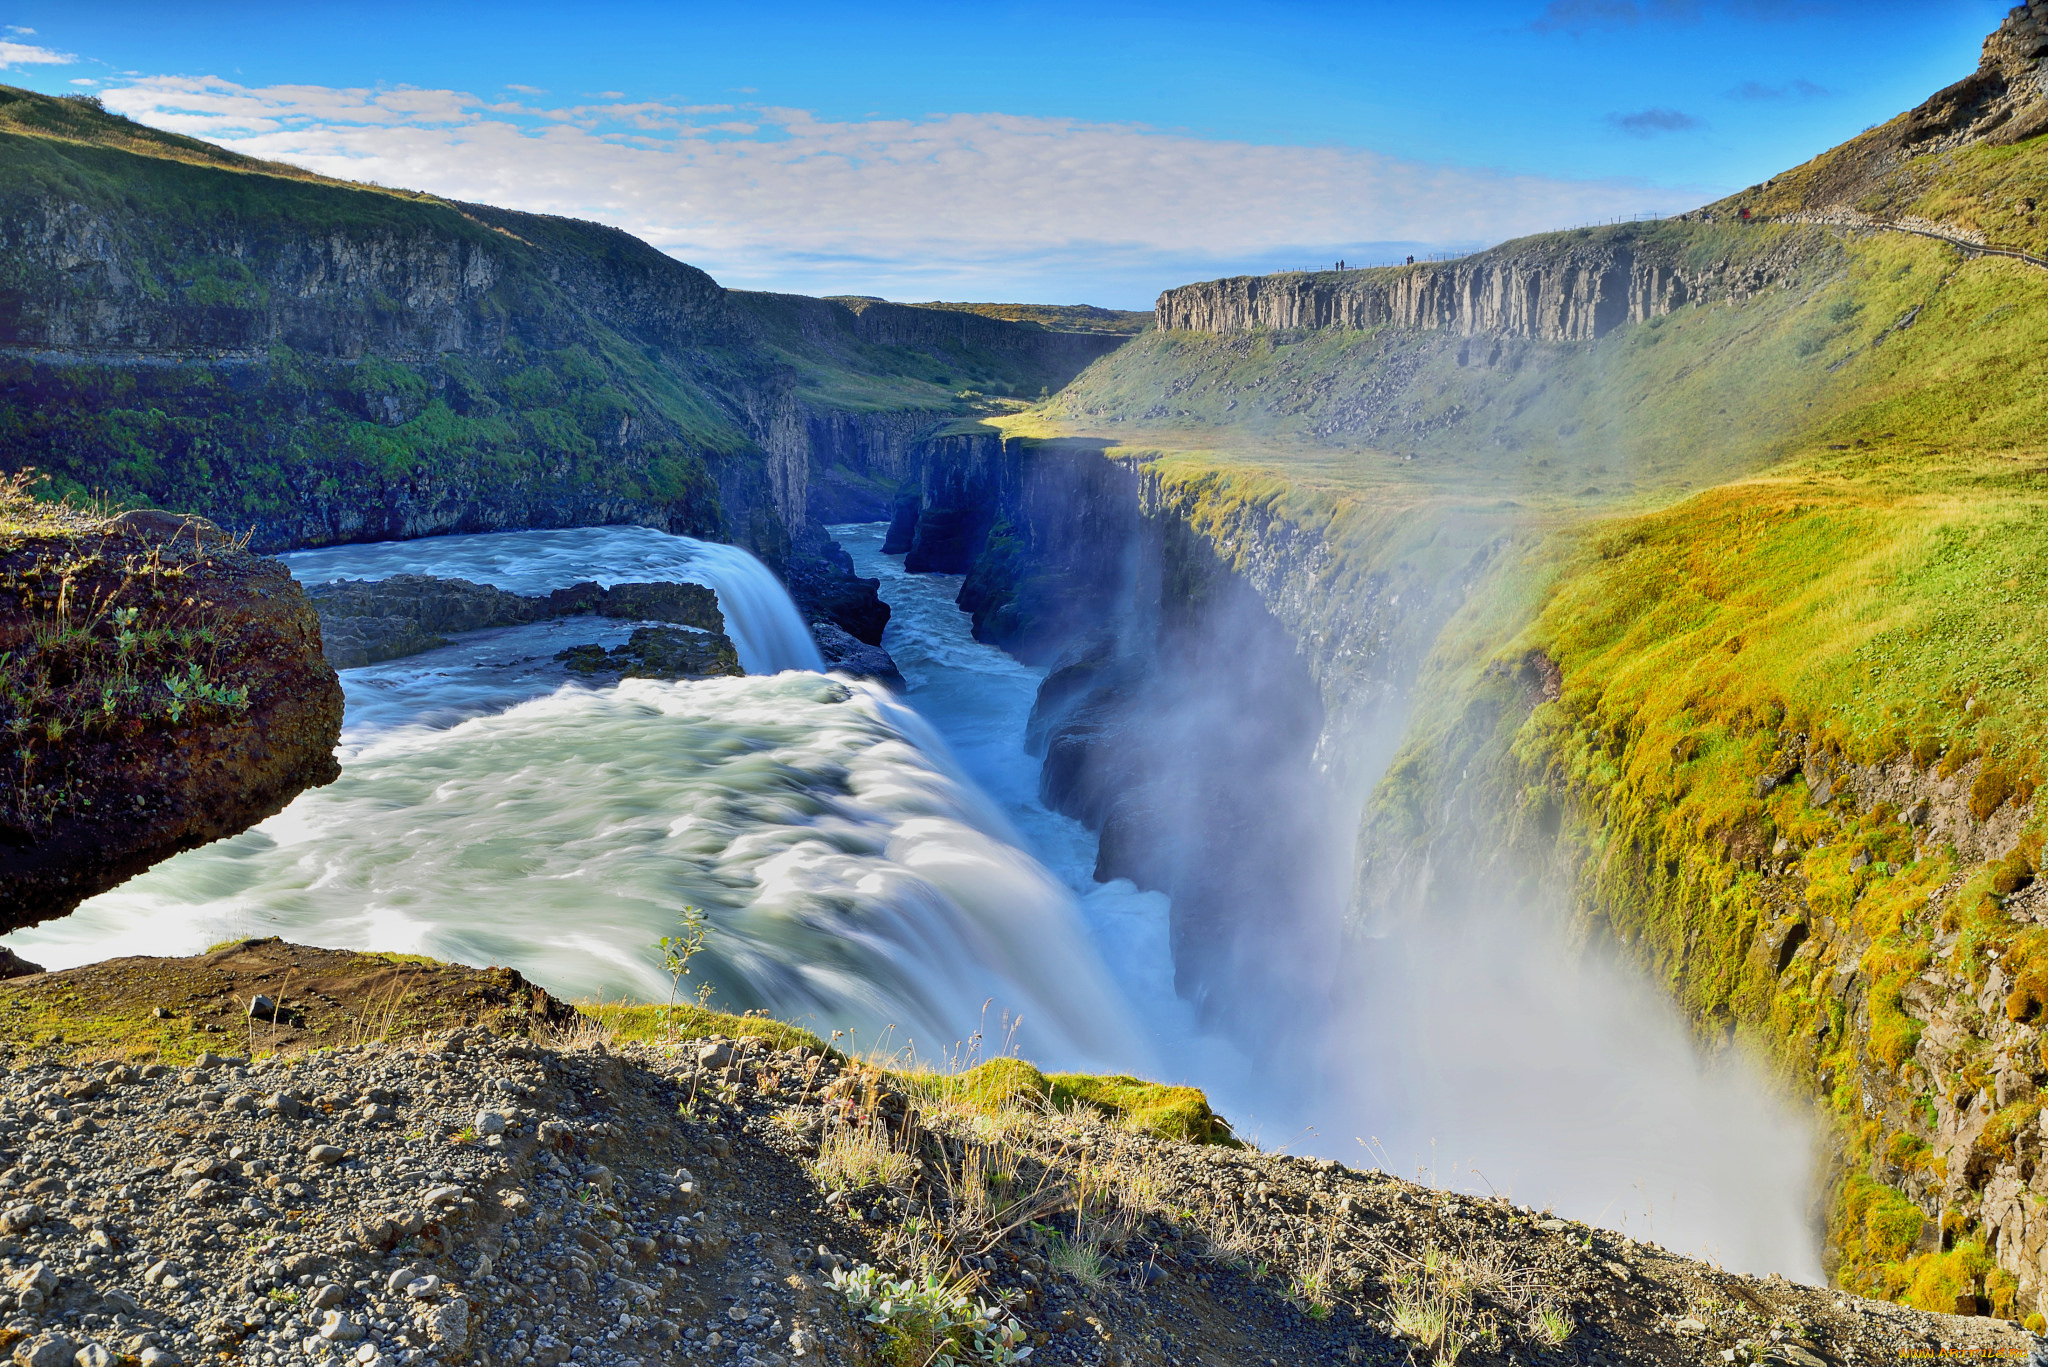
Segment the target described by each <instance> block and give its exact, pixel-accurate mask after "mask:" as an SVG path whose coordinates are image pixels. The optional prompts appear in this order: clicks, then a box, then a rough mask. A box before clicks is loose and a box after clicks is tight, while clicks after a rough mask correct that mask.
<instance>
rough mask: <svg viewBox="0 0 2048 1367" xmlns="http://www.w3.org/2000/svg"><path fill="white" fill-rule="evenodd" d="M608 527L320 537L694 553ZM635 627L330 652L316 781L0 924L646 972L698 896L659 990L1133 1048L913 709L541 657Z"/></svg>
mask: <svg viewBox="0 0 2048 1367" xmlns="http://www.w3.org/2000/svg"><path fill="white" fill-rule="evenodd" d="M612 530H614V529H585V530H583V531H579V532H572V533H546V534H523V533H521V534H511V535H509V536H489V537H477V538H466V539H458V538H444V539H442V540H441V541H439V542H437V543H434V544H432V545H431V546H430V547H429V548H427V549H429V550H431V551H432V554H431V555H430V554H426V553H424V552H423V551H422V550H421V547H420V543H404V544H403V545H402V546H400V547H397V548H393V549H395V550H396V552H397V553H395V554H393V555H392V556H390V558H389V559H388V560H386V559H379V558H378V556H377V555H376V554H375V553H374V552H375V550H376V548H358V547H350V548H345V550H344V551H339V552H320V553H319V554H320V555H321V556H322V557H324V558H325V559H326V561H327V562H328V563H327V564H326V565H325V566H322V567H321V568H324V569H327V570H329V571H331V572H333V573H338V574H346V575H356V576H363V577H371V578H376V577H383V576H384V575H387V574H392V573H401V572H427V573H439V574H459V575H463V576H464V577H468V578H475V579H485V580H487V581H488V582H499V583H502V584H503V585H504V586H505V587H508V588H513V589H516V590H522V591H526V592H534V591H537V590H540V589H544V588H547V587H549V586H551V585H552V584H555V583H568V582H575V581H576V580H579V579H606V578H608V579H610V580H612V581H614V582H616V581H617V580H621V579H632V578H643V577H676V576H675V575H674V571H675V570H677V569H681V568H686V567H687V566H689V565H690V564H695V563H700V559H701V558H700V557H698V556H697V553H696V551H695V550H694V549H692V548H689V547H685V548H683V549H681V550H677V551H673V552H668V553H667V554H669V555H670V556H671V559H670V560H669V561H668V562H666V563H663V562H661V561H660V559H659V554H660V553H661V548H660V547H659V546H654V545H649V544H648V543H646V542H645V539H644V537H642V536H637V535H636V536H635V537H633V538H631V541H629V542H628V544H631V542H633V541H638V542H641V543H642V545H643V546H645V547H646V548H647V549H648V550H649V551H650V552H653V553H650V554H646V555H643V557H642V558H641V559H640V560H639V561H638V562H636V563H634V564H632V565H630V566H628V567H627V568H625V569H624V570H621V569H620V568H619V566H618V565H617V563H616V562H614V561H612V560H610V559H609V557H610V556H612V555H613V553H614V552H615V551H616V548H617V545H618V540H617V539H616V538H615V537H613V536H612V535H610V534H609V533H610V532H611V531H612ZM632 530H633V531H635V532H638V530H639V529H632ZM648 535H652V536H660V534H659V533H651V534H648ZM515 537H516V538H520V540H519V541H515V540H514V538H515ZM463 540H471V541H474V542H478V543H482V544H480V545H475V546H467V547H466V546H464V545H463V544H462V541H463ZM579 543H580V545H581V549H580V550H579V548H578V545H579ZM749 559H751V558H749ZM536 562H538V563H536ZM773 582H774V581H773V580H772V578H771V579H770V580H769V583H770V585H771V586H773ZM775 591H776V593H777V594H780V593H781V590H780V588H779V587H776V589H775ZM741 601H742V602H744V601H745V600H741ZM782 605H783V606H784V607H787V606H788V605H787V599H786V597H785V598H783V600H782ZM745 611H746V609H745V608H743V607H729V608H728V612H729V616H730V618H731V621H732V624H733V625H734V626H735V627H737V628H740V629H742V630H744V629H745V628H746V627H747V626H748V625H749V623H748V622H747V620H746V617H745V615H744V614H745ZM789 611H790V615H791V616H792V617H794V609H790V610H789ZM801 626H802V624H801V622H798V628H799V629H801ZM630 629H631V627H630V624H622V623H611V622H605V621H602V620H593V619H587V618H575V619H567V620H563V621H555V622H545V623H539V624H535V625H531V626H524V627H514V628H507V629H504V630H501V631H492V632H481V633H476V634H474V635H472V636H469V637H466V638H465V639H464V640H463V641H461V642H459V643H458V644H456V645H453V646H449V647H446V648H444V649H442V650H438V651H434V652H430V653H427V654H423V655H419V656H414V657H410V658H408V659H404V660H395V661H390V662H387V663H385V664H380V665H375V666H371V667H369V668H366V669H354V670H347V671H344V672H343V674H342V683H343V691H344V694H345V697H346V702H347V711H346V721H345V725H344V728H343V735H342V745H341V747H340V752H339V753H340V756H341V759H342V776H341V778H340V779H339V780H338V781H337V782H335V783H334V784H332V785H330V786H328V787H325V788H319V789H314V790H311V791H309V792H306V793H303V794H301V795H300V796H299V798H298V799H297V800H295V801H294V802H293V803H292V804H291V805H290V806H289V807H288V808H286V810H285V811H283V812H281V813H279V814H278V815H277V816H275V817H273V818H271V819H270V820H268V821H265V822H263V823H261V824H260V825H258V826H257V827H255V828H253V829H251V830H249V831H246V832H244V833H243V834H241V835H239V836H236V837H234V838H233V839H230V840H225V841H220V842H217V843H215V844H212V845H208V846H205V847H203V848H201V849H198V850H193V851H189V852H187V853H185V854H182V855H179V856H178V857H176V858H175V859H171V860H168V861H166V862H165V863H163V864H161V865H159V866H157V867H156V868H154V869H152V870H150V871H149V872H148V873H145V874H143V875H142V876H140V877H138V878H136V879H134V880H131V881H130V882H128V883H125V884H123V885H122V886H121V887H120V888H117V889H115V890H114V891H113V892H110V893H106V894H103V895H101V896H99V897H96V898H93V899H91V900H90V901H88V902H86V903H85V904H84V905H83V906H82V907H80V909H79V910H78V911H77V912H75V913H74V914H73V915H71V916H69V917H66V918H64V919H62V920H59V921H55V922H51V923H48V924H45V925H43V926H38V927H35V928H33V929H30V930H26V931H21V932H17V933H16V934H14V935H12V936H10V937H8V940H7V943H9V944H10V945H12V946H13V947H14V948H15V949H17V950H18V951H19V952H21V953H24V954H27V955H29V956H30V957H32V958H34V959H35V960H36V961H37V962H40V963H43V964H46V965H49V966H52V967H64V966H69V965H72V964H77V963H84V962H90V961H93V960H96V959H101V958H105V957H108V956H111V955H119V954H137V953H149V954H164V953H191V952H194V951H196V950H199V949H202V948H204V947H205V946H206V945H208V944H210V943H213V942H215V941H218V940H220V939H223V938H228V937H231V936H240V935H256V934H280V935H284V936H286V937H288V938H292V939H297V940H302V941H308V942H312V943H317V944H325V945H331V946H336V947H348V948H363V949H377V950H389V951H404V952H416V953H426V954H432V955H435V956H437V957H442V958H448V959H453V960H456V961H459V962H466V963H472V964H479V965H481V964H492V963H502V964H510V965H512V966H515V967H518V968H520V969H522V970H523V971H525V972H526V973H528V974H529V975H530V976H532V977H534V978H535V979H536V980H538V981H540V982H542V983H544V984H546V985H547V986H548V987H550V988H552V989H554V990H556V991H558V992H561V993H564V994H566V995H570V996H575V997H604V996H609V997H620V996H627V997H632V998H636V999H641V1000H662V999H665V998H666V997H667V996H668V995H669V991H670V983H669V981H668V979H667V978H666V977H665V976H664V975H663V974H662V973H661V971H660V968H659V957H660V956H659V954H658V953H657V952H656V951H655V949H654V942H655V940H656V939H658V938H659V937H660V936H662V935H664V934H668V933H671V932H673V931H674V930H675V929H676V926H677V922H678V918H679V916H680V914H681V912H682V910H683V908H684V907H686V906H697V907H700V908H702V909H703V910H704V911H705V912H706V913H707V915H708V916H709V918H710V922H711V927H712V930H711V937H710V941H709V947H708V948H707V950H706V952H705V954H704V955H703V957H702V958H700V959H699V960H698V961H697V964H696V965H695V970H696V971H695V975H694V978H693V981H692V983H691V984H686V987H685V991H686V994H687V992H688V991H689V989H690V987H692V986H694V984H695V983H701V982H705V981H709V982H711V983H712V984H714V985H715V987H716V989H717V1001H718V1002H719V1004H720V1005H722V1006H726V1007H729V1008H732V1009H751V1008H755V1007H762V1008H766V1009H768V1010H770V1011H772V1012H773V1013H774V1014H776V1015H778V1016H781V1017H784V1018H787V1019H792V1020H803V1021H809V1022H811V1023H813V1024H815V1025H816V1026H817V1027H818V1028H820V1029H822V1030H825V1031H830V1030H834V1029H845V1030H853V1031H855V1032H857V1033H856V1038H857V1039H858V1040H860V1041H861V1042H863V1043H869V1042H873V1043H883V1042H884V1041H886V1042H887V1043H888V1044H889V1045H891V1046H912V1047H915V1048H917V1049H918V1050H919V1051H920V1052H922V1053H925V1054H926V1055H935V1054H944V1053H946V1052H947V1051H949V1050H950V1049H952V1048H954V1047H955V1046H956V1045H957V1044H958V1042H960V1041H962V1040H964V1039H965V1038H967V1037H968V1036H969V1035H971V1034H972V1033H973V1032H975V1031H976V1030H978V1029H981V1028H983V1027H984V1026H986V1027H987V1028H988V1029H989V1030H990V1031H991V1032H992V1033H994V1032H999V1031H1001V1030H1002V1029H1003V1028H1004V1024H1005V1021H1006V1020H1007V1021H1008V1022H1010V1023H1011V1024H1012V1025H1013V1027H1014V1029H1013V1035H1012V1037H1013V1039H1014V1041H1015V1043H1016V1045H1017V1046H1018V1047H1019V1048H1020V1049H1021V1050H1023V1051H1024V1052H1026V1053H1028V1054H1030V1055H1031V1056H1033V1057H1035V1058H1040V1059H1043V1060H1045V1061H1046V1062H1047V1063H1049V1064H1052V1065H1055V1066H1063V1067H1113V1068H1120V1069H1130V1068H1142V1067H1144V1066H1145V1065H1146V1063H1147V1062H1148V1058H1149V1055H1148V1051H1147V1050H1146V1048H1145V1047H1144V1044H1143V1042H1142V1041H1141V1040H1140V1039H1139V1038H1138V1037H1137V1035H1136V1033H1135V1032H1134V1031H1133V1029H1132V1027H1131V1025H1130V1023H1129V1019H1128V1015H1127V1012H1126V1011H1125V1009H1124V1006H1123V1003H1122V998H1121V996H1120V994H1119V993H1118V991H1117V990H1116V988H1115V986H1114V984H1113V983H1111V982H1110V981H1109V979H1108V978H1107V977H1106V975H1105V974H1104V973H1103V971H1102V968H1101V964H1100V960H1099V958H1098V956H1097V955H1096V954H1095V952H1094V951H1093V949H1092V947H1091V945H1090V944H1089V941H1088V939H1087V937H1086V935H1085V933H1084V932H1083V931H1082V929H1081V927H1080V924H1079V918H1078V915H1077V912H1076V908H1075V905H1074V900H1073V898H1072V897H1071V895H1070V894H1069V893H1068V891H1067V890H1066V889H1065V888H1064V887H1063V886H1061V884H1060V883H1059V881H1058V880H1057V879H1055V878H1053V877H1052V876H1051V875H1049V874H1048V873H1047V872H1046V870H1045V869H1044V868H1043V867H1041V866H1040V865H1039V864H1038V863H1037V862H1036V861H1034V860H1033V859H1031V858H1030V857H1029V856H1028V855H1025V854H1023V853H1022V852H1021V851H1020V850H1019V849H1018V844H1019V841H1018V839H1017V837H1016V834H1015V832H1014V831H1013V830H1012V829H1011V828H1010V826H1009V824H1008V823H1007V821H1006V820H1005V818H1004V816H1003V814H1002V812H1001V811H1000V810H999V809H998V808H997V807H996V806H995V805H994V804H992V803H991V802H990V801H989V800H988V798H987V797H986V796H985V795H984V794H982V793H981V792H980V791H979V790H978V789H976V787H975V786H974V784H973V782H972V781H971V780H970V779H969V778H967V777H966V776H965V774H964V773H962V772H961V771H960V770H959V768H958V767H957V766H956V765H955V764H954V763H953V761H952V760H951V758H950V757H949V756H948V755H947V753H946V750H945V746H944V743H943V742H942V741H941V740H940V739H939V738H938V737H937V735H936V734H934V733H933V732H932V731H931V729H930V727H929V725H928V724H927V723H926V722H925V721H924V720H923V719H922V718H920V717H918V716H917V715H916V714H914V713H912V712H911V711H909V710H908V709H906V708H904V707H903V706H902V705H901V704H900V703H898V702H896V701H895V700H894V699H892V698H891V697H890V696H889V694H888V693H887V691H886V690H883V689H880V688H877V687H873V686H869V685H866V684H858V683H851V682H848V681H845V680H840V679H835V678H829V677H826V676H823V675H820V674H815V673H804V672H796V671H789V672H784V673H781V674H777V675H773V676H748V677H745V678H738V679H713V680H702V681H692V682H682V683H659V682H654V681H650V680H627V681H625V682H624V683H622V684H619V685H616V686H613V687H608V688H589V687H586V686H584V685H582V684H580V683H572V682H569V681H567V680H566V679H565V678H564V676H563V674H562V671H561V667H560V666H559V665H556V664H555V663H554V661H553V656H554V653H555V652H556V651H558V650H560V649H561V648H562V647H563V646H564V645H565V644H570V643H574V642H580V641H587V640H596V641H599V642H600V643H605V642H609V641H611V640H615V639H618V638H620V637H623V636H624V635H625V634H626V633H627V632H629V631H630Z"/></svg>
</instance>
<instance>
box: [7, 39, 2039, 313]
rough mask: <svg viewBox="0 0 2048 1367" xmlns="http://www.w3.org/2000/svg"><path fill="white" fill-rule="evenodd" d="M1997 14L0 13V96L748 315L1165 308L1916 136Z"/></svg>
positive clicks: (1688, 197)
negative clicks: (705, 298)
mask: <svg viewBox="0 0 2048 1367" xmlns="http://www.w3.org/2000/svg"><path fill="white" fill-rule="evenodd" d="M2003 13H2004V6H2002V5H1998V4H1986V3H1977V0H1920V3H1916V4H1887V3H1882V2H1881V0H1880V2H1878V3H1861V4H1849V3H1829V2H1827V0H1810V2H1807V0H1784V2H1783V3H1770V2H1769V0H1747V2H1743V3H1713V0H1520V2H1518V3H1516V2H1510V0H1499V2H1498V3H1472V4H1465V5H1455V6H1454V5H1421V4H1375V3H1352V4H1345V5H1335V4H1310V3H1282V4H1261V5H1251V4H1239V5H1229V6H1226V5H1220V4H1210V3H1205V2H1204V0H1191V2H1190V3H1180V4H1173V5H1164V4H1159V5H1154V4H1118V3H1111V2H1110V0H1103V2H1101V3H1095V4H1067V3H1057V4H1031V5H1024V4H1001V3H999V4H988V5H977V6H965V5H933V4H887V3H877V4H870V5H865V6H849V5H817V4H808V3H803V2H802V0H797V2H795V3H784V4H780V5H776V6H773V7H769V6H762V5H754V6H740V5H732V4H719V5H701V4H674V3H671V4H652V3H643V4H609V5H584V6H563V5H550V6H543V5H535V4H520V3H511V4H503V3H500V4H492V5H463V6H453V5H440V4H435V3H431V0H421V2H420V3H412V4H391V3H381V2H380V0H372V2H371V3H361V2H358V3H350V4H346V5H343V4H330V3H319V2H316V3H297V4H293V5H278V4H263V5H258V4H247V3H220V4H205V3H200V4H184V5H178V6H175V7H171V6H165V5H163V4H161V3H160V2H159V3H156V4H147V5H145V4H131V3H126V2H125V0H116V2H114V3H95V2H94V0H65V2H64V3H26V4H0V23H5V24H6V25H10V26H11V27H12V29H13V30H14V31H13V32H11V33H5V34H0V39H5V40H6V41H0V63H4V65H5V70H4V71H0V80H5V81H8V82H12V83H17V84H23V85H28V86H32V87H34V88H36V89H41V90H48V91H59V92H67V91H91V92H96V93H99V94H101V96H102V98H104V99H105V100H106V102H107V103H108V105H109V106H110V107H113V108H116V109H119V110H121V111H122V112H125V113H128V114H130V115H131V116H133V117H136V118H140V119H142V120H143V121H145V122H149V123H154V124H158V125H160V126H165V127H173V128H177V129H179V130H180V131H185V132H192V133H195V134H198V135H200V136H204V137H208V138H211V139H213V140H215V141H219V142H223V143H226V144H228V145H231V146H235V147H238V148H240V149H242V150H246V151H250V152H253V153H257V154H259V155H264V156H272V157H277V158H280V159H283V160H288V161H293V162H298V163H301V164H304V165H309V166H313V167H315V168H317V169H319V170H322V171H326V172H328V173H330V174H337V175H344V176H350V177H352V178H357V179H372V180H377V181H380V182H382V183H386V184H403V185H408V186H412V187H415V188H419V189H425V190H431V191H434V192H437V193H442V194H448V195H452V196H456V197H460V198H467V199H478V200H486V201H489V202H494V203H503V204H510V205H513V206H516V207H521V208H529V209H534V210H539V211H544V212H552V213H567V214H573V215H575V216H578V217H584V218H594V219H599V220H602V221H606V222H611V223H616V224H618V225H619V226H621V227H624V228H627V229H628V230H630V231H633V232H636V233H638V234H640V235H641V236H643V237H646V238H648V239H649V240H650V241H653V242H654V243H655V244H656V245H658V246H660V247H662V248H663V249H664V250H667V251H671V252H673V253H675V254H676V255H678V256H680V257H682V258H683V259H685V260H688V261H691V262H693V263H694V264H697V265H700V266H703V267H704V268H705V269H707V270H709V271H711V272H712V274H713V275H715V276H717V277H718V278H719V279H720V280H721V281H723V282H724V283H727V284H730V285H736V286H742V287H750V288H768V289H788V290H795V291H801V292H805V293H836V292H850V293H866V294H880V295H884V296H887V297H890V298H900V299H923V298H935V297H943V298H1023V299H1034V300H1041V301H1048V302H1080V301H1083V300H1085V301H1088V302H1094V303H1102V304H1109V305H1114V306H1120V307H1137V308H1142V307H1147V306H1149V304H1150V303H1151V300H1152V298H1153V296H1154V295H1155V294H1156V293H1157V292H1158V291H1159V290H1160V289H1161V288H1164V287H1166V286H1168V285H1172V284H1176V283H1180V282H1182V281H1185V280H1189V279H1196V278H1202V277H1206V276H1214V275H1219V274H1229V273H1238V272H1244V271H1254V270H1263V269H1273V268H1279V267H1287V266H1301V265H1312V264H1319V263H1323V262H1326V261H1329V260H1334V259H1336V258H1338V257H1344V258H1346V259H1348V260H1350V261H1352V262H1356V263H1368V262H1372V261H1376V260H1384V259H1389V258H1391V257H1393V256H1396V255H1399V254H1402V253H1405V252H1409V251H1433V250H1451V249H1458V248H1463V247H1469V246H1472V245H1478V244H1482V243H1485V242H1491V241H1496V240H1499V239H1501V238H1503V237H1508V236H1512V235H1515V234H1518V233H1523V232H1531V231H1537V230H1541V229H1543V228H1549V227H1561V226H1569V225H1571V224H1573V223H1577V222H1588V221H1595V220H1600V219H1605V218H1610V217H1614V216H1619V215H1625V214H1630V213H1638V212H1667V211H1672V210H1677V209H1683V208H1689V207H1691V206H1692V205H1694V204H1697V203H1699V202H1701V201H1703V200H1705V199H1708V198H1711V197H1714V196H1716V195H1719V194H1722V193H1725V192H1727V191H1729V190H1733V189H1737V188H1740V187H1741V186H1743V185H1747V184H1750V183H1752V182H1754V181H1757V180H1760V179H1762V178H1764V177H1766V176H1768V175H1770V174H1772V173H1773V172H1775V171H1777V170H1780V169H1783V168H1784V167H1786V166H1789V165H1793V164H1795V163H1797V162H1799V161H1802V160H1804V159H1805V158H1806V157H1808V156H1810V155H1812V154H1813V153H1815V152H1817V151H1819V150H1821V149H1823V148H1825V147H1827V146H1829V145H1831V144H1833V143H1836V142H1839V141H1841V140H1842V139H1843V138H1845V137H1848V136H1850V135H1852V134H1854V133H1856V132H1857V131H1859V130H1860V129H1862V128H1864V127H1866V126H1868V125H1869V124H1872V123H1877V122H1881V121H1883V120H1884V119H1887V118H1889V117H1890V116H1891V115H1893V114H1894V113H1897V112H1898V111H1900V110H1901V109H1905V108H1907V107H1910V106H1911V105H1913V104H1916V103H1918V102H1919V101H1920V100H1921V99H1923V98H1925V97H1926V96H1927V95H1929V94H1931V93H1932V92H1933V91H1934V90H1936V89H1938V88H1939V87H1941V86H1943V85H1946V84H1948V83H1949V82H1951V81H1954V80H1957V79H1959V78H1960V77H1962V76H1963V75H1966V74H1967V73H1968V72H1969V71H1970V70H1972V69H1973V68H1974V66H1975V64H1976V59H1977V52H1978V47H1979V44H1980V43H1981V41H1982V38H1983V36H1984V34H1985V33H1987V32H1988V31H1989V30H1990V29H1991V28H1992V27H1994V26H1995V25H1996V23H1997V22H1998V20H1999V18H2000V17H2001V16H2002V15H2003Z"/></svg>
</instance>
